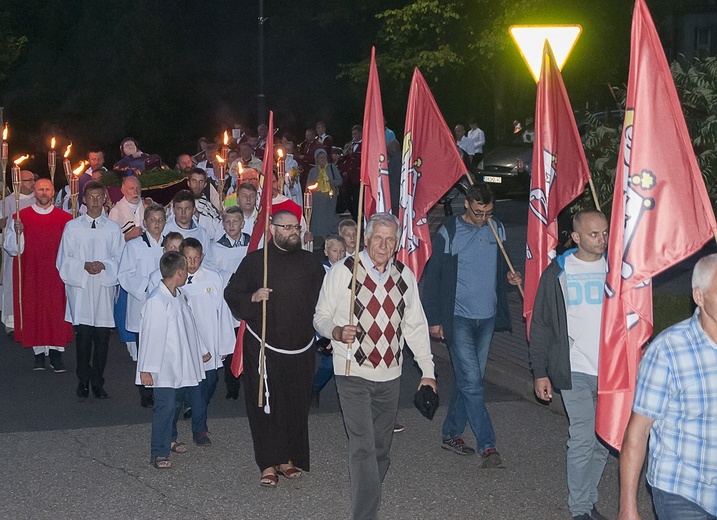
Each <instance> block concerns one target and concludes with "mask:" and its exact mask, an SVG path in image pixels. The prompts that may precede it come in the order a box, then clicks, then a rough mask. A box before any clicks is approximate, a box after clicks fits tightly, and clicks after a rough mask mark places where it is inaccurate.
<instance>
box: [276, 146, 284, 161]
mask: <svg viewBox="0 0 717 520" xmlns="http://www.w3.org/2000/svg"><path fill="white" fill-rule="evenodd" d="M276 153H278V154H279V159H281V158H282V157H284V150H282V149H281V148H279V149H278V150H277V151H276Z"/></svg>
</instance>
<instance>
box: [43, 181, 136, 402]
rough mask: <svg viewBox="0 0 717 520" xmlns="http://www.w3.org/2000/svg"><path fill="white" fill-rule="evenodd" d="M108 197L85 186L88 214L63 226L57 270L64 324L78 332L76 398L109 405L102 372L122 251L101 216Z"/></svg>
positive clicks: (112, 226)
mask: <svg viewBox="0 0 717 520" xmlns="http://www.w3.org/2000/svg"><path fill="white" fill-rule="evenodd" d="M106 197H107V192H106V190H105V187H104V186H103V185H102V184H101V183H100V182H98V181H90V182H88V183H87V184H86V185H85V205H86V206H87V213H86V214H85V215H84V216H82V217H80V218H76V219H74V220H71V221H69V222H68V223H67V225H66V226H65V230H64V231H63V233H62V241H61V242H60V250H59V252H58V254H57V270H58V271H59V272H60V278H61V279H62V281H63V282H64V283H65V292H66V294H67V307H66V311H65V321H68V322H70V323H72V325H73V328H74V329H75V338H76V339H75V344H76V346H77V379H78V380H79V383H78V385H77V397H81V398H84V397H87V396H88V395H89V393H90V388H89V387H90V383H92V393H93V395H94V396H95V397H96V398H97V399H105V398H106V397H107V392H105V390H104V382H105V379H104V371H105V365H106V363H107V350H108V346H109V339H110V329H111V328H112V327H114V325H115V322H114V317H113V306H114V299H115V295H116V293H117V270H118V268H119V262H120V256H121V255H122V249H123V247H124V241H123V240H122V231H121V230H120V227H119V226H118V225H117V224H116V223H115V222H113V221H111V220H110V219H108V218H107V217H106V216H105V214H104V211H103V206H104V204H105V198H106Z"/></svg>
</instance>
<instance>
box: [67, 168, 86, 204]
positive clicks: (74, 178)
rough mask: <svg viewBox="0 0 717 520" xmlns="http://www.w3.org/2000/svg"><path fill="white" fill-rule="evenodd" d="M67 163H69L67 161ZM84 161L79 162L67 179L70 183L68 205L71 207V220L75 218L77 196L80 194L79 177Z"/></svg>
mask: <svg viewBox="0 0 717 520" xmlns="http://www.w3.org/2000/svg"><path fill="white" fill-rule="evenodd" d="M68 162H69V161H68ZM85 164H87V163H85V161H81V162H80V165H79V166H78V167H77V168H75V169H74V170H72V174H71V175H70V178H69V183H70V204H71V206H72V218H77V195H78V194H79V192H80V177H79V175H80V174H81V173H82V172H83V171H84V169H85Z"/></svg>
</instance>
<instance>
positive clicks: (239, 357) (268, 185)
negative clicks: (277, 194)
mask: <svg viewBox="0 0 717 520" xmlns="http://www.w3.org/2000/svg"><path fill="white" fill-rule="evenodd" d="M261 174H262V180H261V191H260V193H259V213H258V215H257V217H256V221H254V229H253V230H252V233H251V240H249V247H248V248H247V253H251V252H252V251H256V249H257V248H258V247H259V243H260V242H261V238H262V237H263V236H264V231H265V222H266V214H267V212H268V214H269V215H271V200H272V198H273V191H272V187H273V181H274V112H272V111H271V110H269V132H268V133H267V136H266V146H265V147H264V163H263V164H262V168H261ZM270 237H271V234H270V233H269V231H268V230H267V231H266V236H264V244H267V243H268V240H269V238H270ZM245 330H246V322H245V321H244V320H241V322H240V323H239V333H238V334H237V341H236V343H235V344H234V355H233V357H232V364H231V370H232V374H234V377H239V375H240V374H241V373H242V372H243V371H244V331H245Z"/></svg>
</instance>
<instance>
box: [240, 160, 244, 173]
mask: <svg viewBox="0 0 717 520" xmlns="http://www.w3.org/2000/svg"><path fill="white" fill-rule="evenodd" d="M242 173H244V168H242V165H241V163H239V175H241V174H242Z"/></svg>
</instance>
